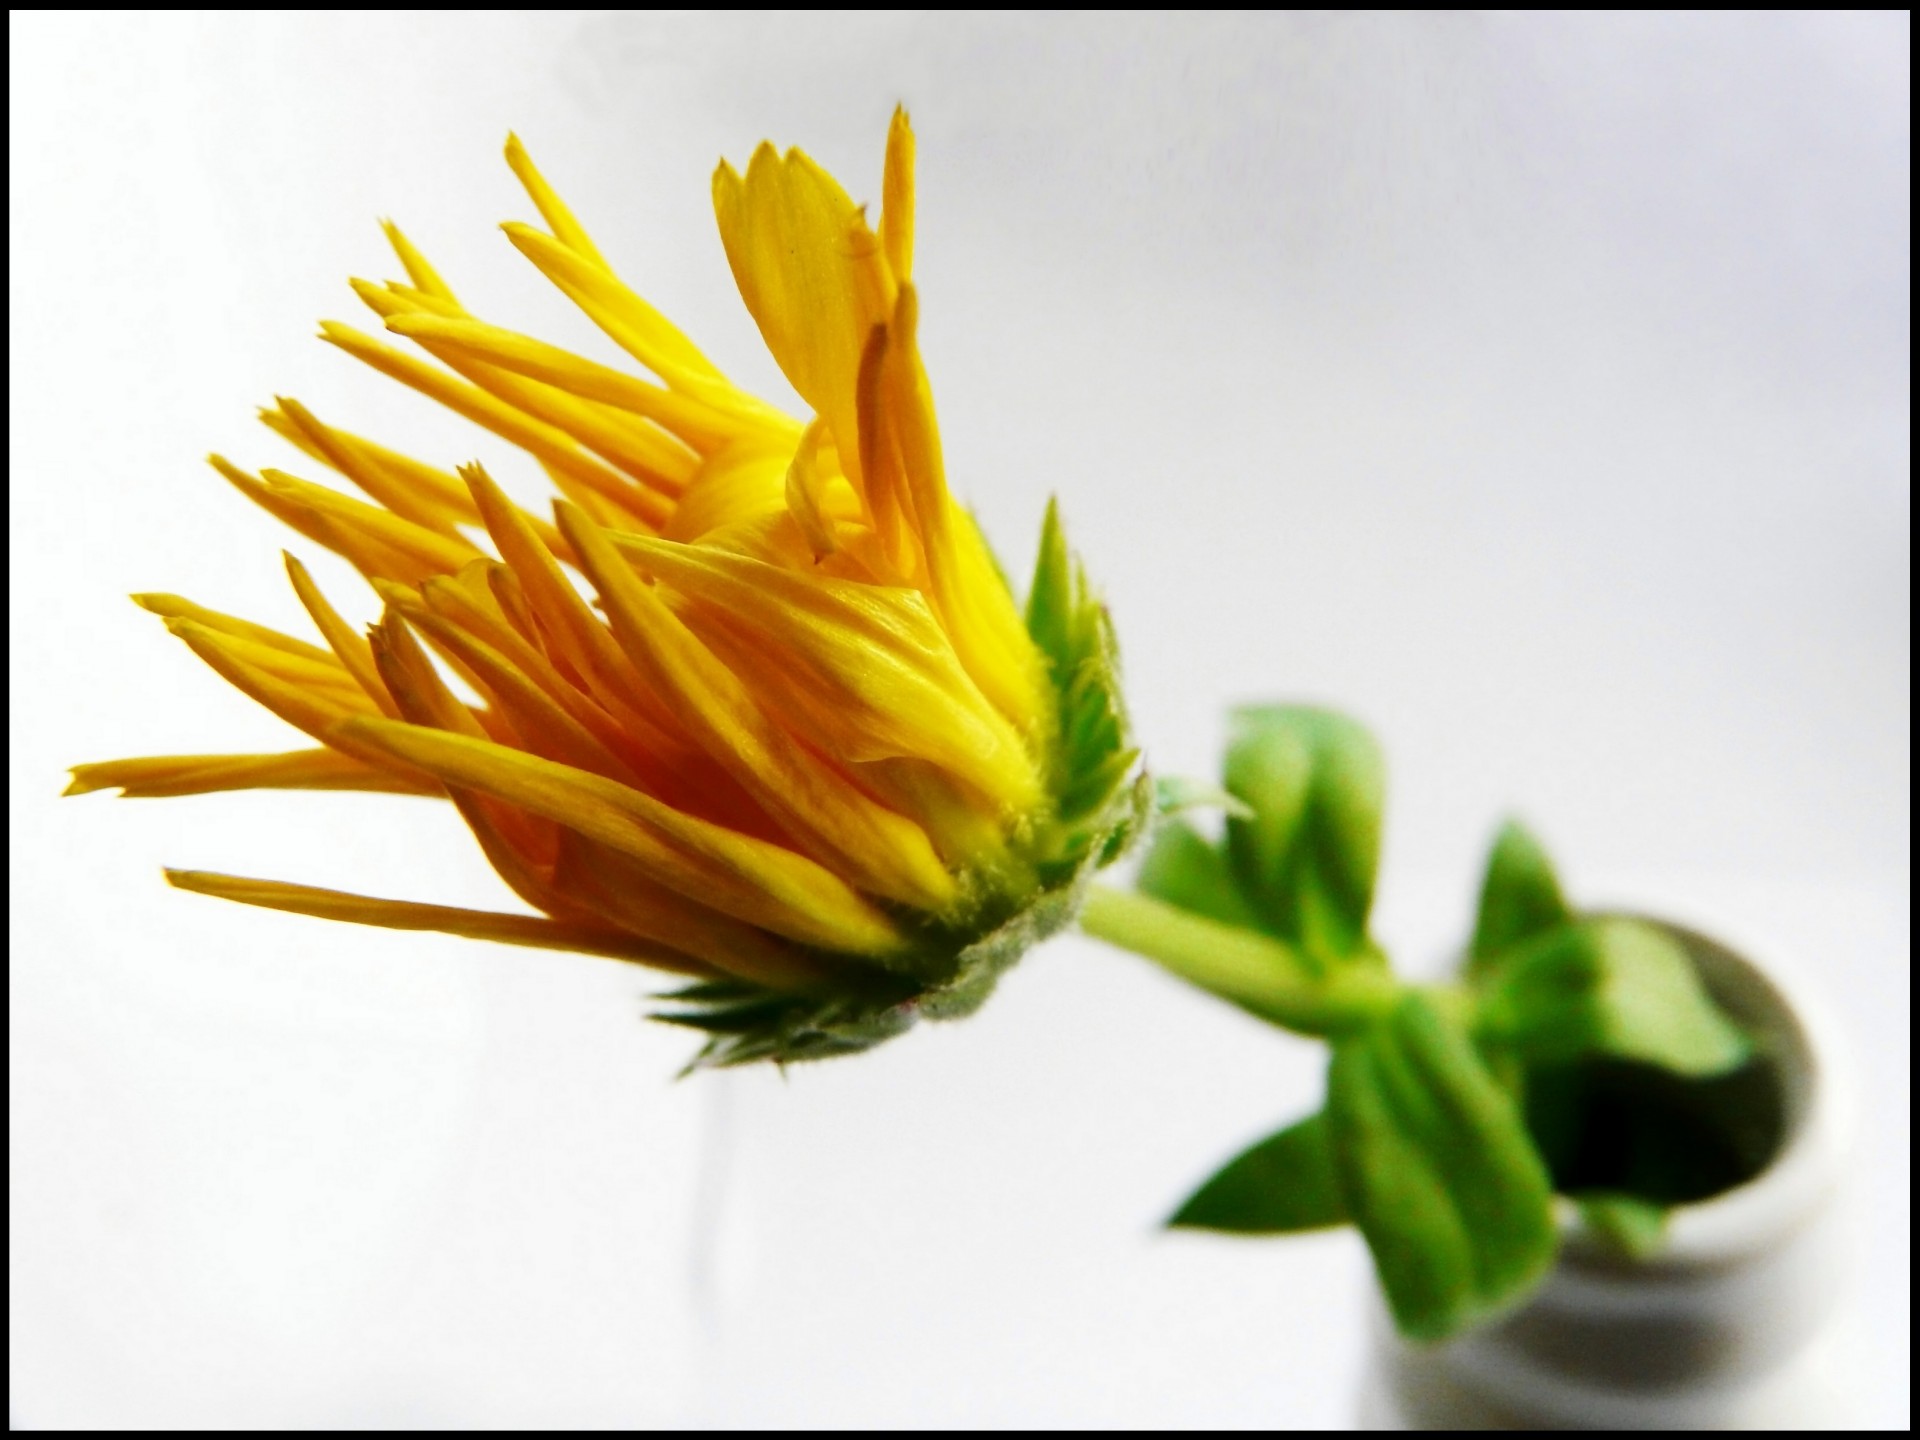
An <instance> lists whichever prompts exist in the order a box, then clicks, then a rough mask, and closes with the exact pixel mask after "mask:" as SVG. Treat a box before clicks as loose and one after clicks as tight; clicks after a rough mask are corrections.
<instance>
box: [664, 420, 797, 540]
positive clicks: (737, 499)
mask: <svg viewBox="0 0 1920 1440" xmlns="http://www.w3.org/2000/svg"><path fill="white" fill-rule="evenodd" d="M790 456H791V451H790V450H789V449H788V448H787V446H786V445H784V444H783V443H781V442H779V441H775V442H774V443H772V444H769V443H768V442H767V441H766V440H765V439H763V438H761V437H759V436H749V437H747V438H744V439H740V440H736V441H734V443H733V444H731V445H729V446H727V447H726V448H725V449H724V450H721V451H719V452H718V453H717V454H715V455H713V456H712V457H711V458H709V459H708V460H707V462H706V463H705V464H704V465H702V466H701V467H700V473H699V474H698V475H697V476H696V477H694V481H693V483H692V484H691V485H689V486H688V487H687V490H686V493H685V494H684V495H682V496H681V497H680V503H679V505H678V506H676V507H675V509H674V512H673V515H672V518H670V519H669V520H668V521H667V523H666V525H665V526H664V527H662V529H661V533H662V534H663V535H665V536H667V537H668V538H669V539H671V540H698V539H699V538H700V537H701V536H703V535H705V534H707V533H709V532H710V531H713V530H718V529H720V528H722V527H723V526H727V525H737V524H739V523H740V522H741V521H743V520H752V519H757V518H758V517H760V516H762V515H771V514H777V513H778V512H780V511H782V510H784V509H785V508H786V504H787V486H786V479H787V467H788V464H789V462H790Z"/></svg>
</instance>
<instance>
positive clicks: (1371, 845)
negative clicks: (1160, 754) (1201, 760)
mask: <svg viewBox="0 0 1920 1440" xmlns="http://www.w3.org/2000/svg"><path fill="white" fill-rule="evenodd" d="M1385 784H1386V782H1385V767H1384V765H1383V763H1382V761H1381V757H1380V748H1379V746H1378V745H1377V744H1375V743H1374V740H1373V737H1372V736H1371V735H1369V734H1368V733H1367V731H1366V730H1365V728H1364V727H1362V726H1361V725H1359V724H1357V723H1356V722H1354V721H1352V720H1350V719H1348V718H1346V717H1345V716H1342V715H1336V714H1334V713H1333V712H1331V711H1327V710H1317V709H1313V708H1311V707H1307V706H1289V705H1275V706H1248V707H1245V708H1242V709H1240V710H1237V711H1235V712H1234V716H1233V734H1232V736H1231V738H1230V740H1229V742H1228V746H1227V760H1226V787H1227V789H1228V790H1229V791H1230V792H1232V793H1233V794H1234V795H1235V796H1237V797H1238V798H1239V799H1240V800H1242V801H1243V802H1245V804H1246V805H1247V806H1248V807H1249V808H1250V809H1251V810H1252V811H1253V814H1252V815H1251V816H1247V817H1230V818H1229V819H1228V822H1227V851H1228V854H1229V856H1230V858H1231V859H1232V862H1233V868H1234V874H1235V876H1236V878H1237V879H1238V881H1239V884H1240V888H1241V890H1242V892H1243V893H1244V894H1245V895H1246V897H1247V900H1248V902H1249V903H1250V904H1251V905H1252V906H1253V907H1254V909H1255V911H1256V912H1257V913H1258V914H1259V915H1260V917H1261V918H1262V920H1263V921H1264V922H1265V924H1266V926H1267V928H1268V929H1269V930H1271V931H1272V932H1273V933H1274V934H1276V935H1278V936H1279V937H1280V938H1281V939H1284V940H1289V941H1292V942H1293V943H1295V944H1298V945H1300V946H1301V947H1302V948H1304V949H1305V950H1306V951H1307V952H1308V953H1309V954H1312V955H1315V956H1320V957H1328V958H1333V959H1345V958H1347V957H1349V956H1354V955H1358V954H1361V953H1363V952H1365V951H1366V950H1367V948H1368V947H1367V941H1366V929H1367V914H1368V911H1369V910H1370V909H1371V907H1372V904H1373V886H1374V875H1375V872H1376V870H1377V869H1378V867H1379V863H1380V823H1381V809H1382V805H1383V802H1384V796H1385Z"/></svg>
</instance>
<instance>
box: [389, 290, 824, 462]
mask: <svg viewBox="0 0 1920 1440" xmlns="http://www.w3.org/2000/svg"><path fill="white" fill-rule="evenodd" d="M387 328H388V329H389V330H392V331H393V332H394V333H396V334H399V335H405V336H407V337H409V338H410V339H414V340H432V341H436V342H438V343H439V344H441V345H443V346H446V347H448V348H449V349H452V350H459V351H462V352H464V353H466V354H468V355H470V356H472V357H473V358H474V359H476V360H481V361H484V362H486V363H487V364H489V365H495V366H498V367H499V368H500V369H502V370H511V371H512V372H513V373H514V374H516V375H525V376H527V377H528V378H529V379H532V380H542V381H545V382H546V383H547V384H549V385H552V386H555V387H556V388H558V389H561V390H564V391H566V392H567V393H568V394H570V395H578V396H579V397H580V398H581V399H583V400H597V401H599V402H600V403H601V404H603V405H612V406H615V407H617V408H619V409H621V410H626V411H628V412H630V413H632V414H634V415H638V416H641V417H642V418H644V419H647V420H651V421H653V422H654V423H655V424H657V425H660V426H662V427H663V428H665V429H666V430H668V431H670V432H671V433H673V434H674V435H677V436H678V437H679V438H680V439H681V440H682V441H684V442H685V443H686V444H688V445H690V446H692V447H693V448H694V449H695V450H698V451H700V452H701V453H702V454H705V453H707V452H709V451H711V450H713V449H716V448H717V447H719V446H721V445H724V444H725V443H726V442H727V441H729V440H732V439H734V438H736V437H737V436H739V435H742V434H745V433H747V432H748V431H749V430H751V429H755V428H759V427H755V426H752V425H750V424H749V422H747V421H745V420H742V419H740V418H739V417H737V416H733V415H728V414H725V413H723V412H721V411H719V410H715V409H714V408H713V407H712V406H710V405H707V404H706V403H704V402H703V401H700V400H697V399H695V398H694V397H692V396H690V395H682V394H679V393H677V392H675V391H672V390H666V389H662V388H661V387H660V386H658V385H650V384H648V383H647V382H646V381H644V380H641V379H638V378H636V377H635V376H632V375H629V374H627V373H626V372H624V371H621V370H615V369H614V368H612V367H611V366H609V365H602V364H600V363H599V362H598V361H596V360H588V359H586V358H585V357H584V356H580V355H575V354H574V353H573V352H572V351H570V350H562V349H561V348H560V347H559V346H558V345H549V344H547V343H546V342H545V341H541V340H535V339H533V338H532V337H530V336H527V335H520V334H516V333H515V332H514V331H511V330H503V329H501V328H500V327H499V326H497V325H488V324H486V323H485V322H483V321H480V320H472V319H450V318H447V317H444V316H439V315H425V314H414V315H404V316H395V317H394V318H393V319H392V320H390V321H388V322H387ZM791 423H792V422H790V421H789V422H788V424H789V425H791Z"/></svg>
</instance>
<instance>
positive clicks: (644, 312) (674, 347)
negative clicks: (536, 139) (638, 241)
mask: <svg viewBox="0 0 1920 1440" xmlns="http://www.w3.org/2000/svg"><path fill="white" fill-rule="evenodd" d="M507 164H508V165H509V166H511V167H512V169H513V173H514V176H515V177H516V178H517V179H518V180H519V181H520V183H521V185H522V186H524V187H525V189H526V192H527V198H528V199H530V200H532V201H533V203H534V207H535V208H536V209H537V210H539V212H540V218H541V219H542V220H545V221H546V222H547V224H548V226H549V227H550V228H551V229H552V230H553V236H554V239H556V240H558V241H559V242H560V243H561V244H562V245H564V246H566V247H567V248H568V249H569V250H571V251H573V252H574V254H576V255H578V256H580V257H581V258H582V259H583V260H588V261H591V262H592V263H593V264H595V265H597V266H599V267H600V268H601V269H602V270H604V271H606V273H607V277H608V279H609V280H610V281H612V282H613V284H614V285H615V286H616V287H617V290H615V291H608V292H606V293H608V294H610V295H612V294H617V295H618V297H619V298H618V308H619V311H620V313H621V316H622V318H623V319H624V320H625V322H626V323H627V325H628V326H629V327H631V328H632V329H633V330H635V331H636V332H637V333H639V334H641V335H643V336H645V338H646V341H647V344H648V347H649V348H650V349H652V350H654V351H656V352H658V353H659V354H661V355H662V356H665V357H670V358H671V361H672V363H673V364H675V365H677V366H680V367H683V368H684V369H686V370H688V371H691V372H694V373H696V374H700V375H704V376H707V377H708V378H710V379H713V380H718V381H721V382H722V383H725V381H726V377H725V376H724V375H722V374H721V373H720V371H719V369H718V368H717V367H716V366H715V365H714V363H713V362H712V361H711V360H709V359H707V357H706V356H705V355H702V354H701V353H700V350H699V347H698V346H696V345H695V344H694V343H693V342H692V341H691V340H689V339H688V338H687V337H686V335H685V334H684V333H682V332H681V330H680V329H679V328H678V327H677V326H676V325H674V324H673V322H672V321H670V320H668V319H667V317H666V316H664V315H662V314H661V313H660V312H659V311H658V310H656V309H654V308H653V307H652V306H651V305H649V304H647V302H646V301H644V300H642V299H641V298H640V297H639V296H638V295H636V294H634V293H633V292H632V291H631V290H628V289H627V288H626V286H624V285H620V284H619V282H618V280H616V279H615V278H614V275H613V267H612V266H611V265H609V264H607V262H606V260H605V259H604V258H603V257H602V256H601V254H600V252H599V251H598V250H597V249H595V248H594V244H593V241H592V240H590V239H588V238H587V232H586V231H585V230H584V229H582V228H581V226H580V222H579V221H577V220H575V219H574V218H573V212H572V211H571V210H569V209H568V208H567V207H566V205H565V204H564V203H563V202H562V201H561V199H560V197H559V196H558V195H557V194H555V193H554V190H553V187H552V186H551V185H549V184H547V182H546V178H545V177H544V176H542V175H541V173H540V172H539V171H538V170H536V169H535V168H534V164H533V160H532V159H531V158H530V157H529V156H528V154H527V152H526V147H525V146H523V145H522V144H521V143H520V140H519V138H518V137H517V136H514V135H509V136H507ZM643 363H644V362H643Z"/></svg>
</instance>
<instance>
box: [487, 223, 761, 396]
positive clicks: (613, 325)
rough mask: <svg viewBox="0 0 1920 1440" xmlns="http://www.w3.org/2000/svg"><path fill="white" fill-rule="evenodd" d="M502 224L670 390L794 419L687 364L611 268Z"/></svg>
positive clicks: (549, 276)
mask: <svg viewBox="0 0 1920 1440" xmlns="http://www.w3.org/2000/svg"><path fill="white" fill-rule="evenodd" d="M500 228H501V230H502V231H504V232H505V234H506V237H507V238H508V239H509V240H511V241H512V242H513V245H514V248H515V249H517V250H518V251H519V252H520V253H521V254H522V255H525V256H526V257H527V258H528V259H529V260H531V261H532V262H533V263H534V264H535V265H536V266H537V267H539V270H540V273H541V274H543V275H545V276H546V277H547V279H549V280H551V281H552V282H553V283H554V284H555V285H557V286H558V287H559V288H560V290H561V292H562V293H563V294H565V295H566V297H567V298H568V299H569V300H571V301H573V303H574V304H575V305H578V306H579V307H580V309H581V311H582V313H584V314H585V315H586V317H587V318H588V319H589V320H591V321H593V323H594V324H595V325H598V326H599V327H600V329H601V330H602V331H603V332H605V334H606V336H607V338H608V339H610V340H612V341H613V343H614V344H616V345H618V346H619V347H620V348H621V349H622V350H625V351H626V352H627V353H628V354H629V355H631V356H633V358H634V359H636V360H638V361H639V362H640V363H641V364H642V365H644V366H646V367H647V368H648V369H649V370H651V371H653V373H654V374H656V375H658V376H659V377H660V378H661V379H662V380H664V381H666V383H667V385H668V387H669V388H670V389H673V390H677V391H679V392H680V393H682V394H685V395H691V396H693V397H694V398H696V399H698V400H700V401H701V402H702V403H704V404H706V405H710V406H712V407H713V408H714V409H716V410H720V411H723V412H724V413H726V414H729V415H737V416H739V417H740V418H741V419H743V420H749V421H754V422H756V423H764V424H772V425H782V424H784V425H792V424H793V421H792V420H791V419H790V418H788V417H787V416H785V415H783V414H781V413H780V411H778V410H777V409H775V408H774V407H773V406H771V405H768V404H767V403H766V402H765V401H762V400H756V399H755V398H754V397H753V396H751V395H748V394H747V393H746V392H745V391H742V390H736V389H735V388H734V387H733V385H732V384H731V383H730V382H729V381H727V380H726V379H724V378H723V377H721V376H719V375H717V374H715V373H714V372H713V371H712V369H711V367H710V366H709V367H706V368H702V366H700V365H695V364H692V363H689V362H688V361H687V360H686V359H685V358H684V357H683V356H682V355H681V354H680V353H679V352H678V351H677V350H676V349H675V348H674V347H673V346H672V345H670V344H667V343H664V341H663V338H662V336H661V334H660V333H659V331H658V330H657V328H656V327H655V325H654V321H655V320H656V319H657V318H658V312H657V311H655V310H654V308H653V307H652V306H651V305H648V304H647V303H646V302H645V301H644V300H642V299H641V298H640V297H639V296H638V295H635V294H634V293H633V292H632V291H631V290H629V289H627V287H626V286H624V285H622V284H621V283H620V282H619V281H618V280H616V279H615V278H614V277H613V275H612V274H611V273H610V272H608V271H607V270H605V269H603V268H602V267H601V266H598V265H596V264H594V263H593V262H592V261H590V260H587V259H585V258H584V257H582V256H581V255H580V254H579V253H578V252H576V251H574V250H571V249H569V248H568V247H567V246H565V245H562V244H561V243H560V242H559V241H557V240H555V239H554V238H553V237H552V236H550V235H543V234H541V232H540V231H538V230H535V229H533V228H532V227H531V226H527V225H512V224H508V225H502V226H501V227H500Z"/></svg>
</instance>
